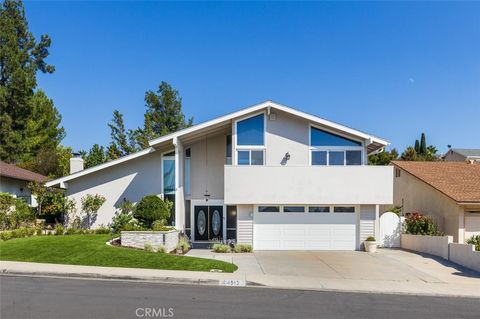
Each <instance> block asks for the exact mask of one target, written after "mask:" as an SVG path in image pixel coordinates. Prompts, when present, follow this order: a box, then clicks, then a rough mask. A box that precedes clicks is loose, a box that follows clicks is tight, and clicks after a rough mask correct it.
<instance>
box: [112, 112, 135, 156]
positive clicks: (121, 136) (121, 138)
mask: <svg viewBox="0 0 480 319" xmlns="http://www.w3.org/2000/svg"><path fill="white" fill-rule="evenodd" d="M108 127H110V130H111V133H110V136H111V137H112V144H115V148H116V149H117V150H118V152H119V153H120V156H125V155H128V154H131V153H134V152H135V151H136V147H135V145H134V143H133V142H132V141H131V140H130V139H129V136H128V135H127V131H126V129H125V123H124V122H123V114H122V113H120V111H118V110H115V111H113V119H112V121H111V122H110V123H109V124H108Z"/></svg>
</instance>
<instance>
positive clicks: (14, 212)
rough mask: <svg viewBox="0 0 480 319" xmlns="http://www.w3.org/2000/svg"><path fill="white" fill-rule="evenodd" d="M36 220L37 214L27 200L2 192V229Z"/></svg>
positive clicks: (0, 223) (0, 224)
mask: <svg viewBox="0 0 480 319" xmlns="http://www.w3.org/2000/svg"><path fill="white" fill-rule="evenodd" d="M34 221H35V214H34V212H33V210H32V208H31V207H30V206H28V204H27V203H26V202H25V201H23V200H21V199H19V198H15V197H13V196H12V195H10V194H7V193H0V229H5V230H7V229H15V228H18V227H20V226H22V225H29V224H33V223H34Z"/></svg>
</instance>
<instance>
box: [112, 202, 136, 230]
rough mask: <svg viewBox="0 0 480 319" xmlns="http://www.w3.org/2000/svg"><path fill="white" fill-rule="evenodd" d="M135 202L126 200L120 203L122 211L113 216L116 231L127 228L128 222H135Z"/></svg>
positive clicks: (113, 227)
mask: <svg viewBox="0 0 480 319" xmlns="http://www.w3.org/2000/svg"><path fill="white" fill-rule="evenodd" d="M132 211H133V204H132V202H131V201H128V200H127V201H124V202H123V203H122V204H121V205H120V211H119V212H118V213H117V214H116V215H115V216H114V217H113V218H112V224H111V227H112V229H113V231H114V232H115V233H118V232H120V231H122V230H125V227H126V226H127V225H128V224H131V223H133V222H134V220H133V217H132Z"/></svg>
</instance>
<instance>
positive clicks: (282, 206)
mask: <svg viewBox="0 0 480 319" xmlns="http://www.w3.org/2000/svg"><path fill="white" fill-rule="evenodd" d="M260 207H278V212H261V211H260V210H259V208H260ZM285 207H303V208H304V211H303V212H286V211H285ZM311 207H312V208H313V207H328V212H311V211H310V208H311ZM336 207H347V208H349V207H353V212H335V208H336ZM254 212H255V213H257V214H295V215H299V214H315V215H316V214H332V215H333V214H357V213H359V212H360V207H359V206H358V205H351V204H335V205H331V204H305V205H299V204H260V205H254Z"/></svg>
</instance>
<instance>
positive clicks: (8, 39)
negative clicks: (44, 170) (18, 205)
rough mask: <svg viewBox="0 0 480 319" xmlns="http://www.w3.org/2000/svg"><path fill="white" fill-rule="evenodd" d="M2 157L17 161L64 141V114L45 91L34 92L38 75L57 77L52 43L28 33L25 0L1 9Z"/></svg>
mask: <svg viewBox="0 0 480 319" xmlns="http://www.w3.org/2000/svg"><path fill="white" fill-rule="evenodd" d="M0 44H1V45H0V159H1V160H4V161H7V162H11V163H17V162H20V161H29V160H32V159H33V158H34V157H35V156H37V155H38V154H39V153H40V150H43V149H47V148H50V149H53V150H55V148H56V147H57V146H58V144H59V142H60V141H61V139H62V138H63V137H64V131H63V128H61V127H59V124H60V120H61V118H60V115H59V114H58V112H57V110H56V109H55V107H54V106H53V103H52V101H51V100H49V99H48V98H47V97H46V95H45V94H44V93H43V92H39V91H37V92H35V89H36V87H37V81H36V73H37V72H38V71H40V72H43V73H53V72H54V71H55V68H54V67H53V66H51V65H48V64H47V63H46V61H45V59H46V58H47V57H48V55H49V52H48V48H49V47H50V44H51V40H50V38H49V37H48V36H47V35H42V36H41V38H40V41H38V42H37V40H36V39H35V38H34V36H33V35H32V33H31V32H30V31H29V29H28V23H27V20H26V16H25V10H24V7H23V3H22V1H15V0H4V1H3V3H2V4H1V6H0Z"/></svg>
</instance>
